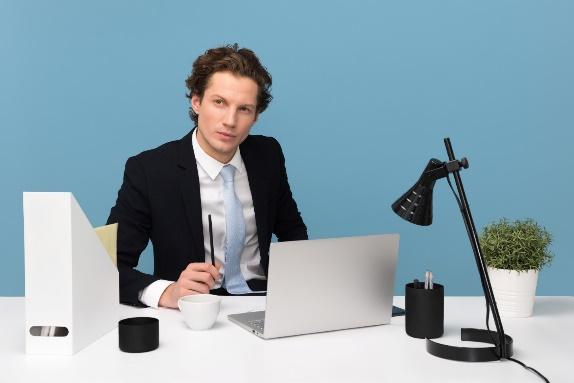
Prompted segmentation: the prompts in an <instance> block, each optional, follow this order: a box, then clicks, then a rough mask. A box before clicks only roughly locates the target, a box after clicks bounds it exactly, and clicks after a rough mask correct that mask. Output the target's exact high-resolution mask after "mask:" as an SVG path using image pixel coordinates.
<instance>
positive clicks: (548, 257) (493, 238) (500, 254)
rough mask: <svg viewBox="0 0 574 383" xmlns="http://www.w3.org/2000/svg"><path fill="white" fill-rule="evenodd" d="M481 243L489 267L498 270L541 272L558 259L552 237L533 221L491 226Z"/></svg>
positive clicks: (483, 231)
mask: <svg viewBox="0 0 574 383" xmlns="http://www.w3.org/2000/svg"><path fill="white" fill-rule="evenodd" d="M479 240H480V247H481V249H482V253H483V255H484V259H485V261H486V264H487V265H488V266H490V267H494V268H497V269H507V270H516V271H519V272H520V271H526V270H540V269H541V268H542V267H543V266H545V265H547V264H549V263H550V262H551V261H552V258H553V257H554V254H552V252H550V249H549V247H550V243H551V242H552V235H551V234H550V233H549V232H548V231H547V230H546V229H545V228H544V227H541V226H540V225H538V224H537V223H536V221H534V220H533V219H530V218H529V219H525V220H516V221H513V222H510V221H509V220H508V219H506V218H502V219H501V220H499V221H498V222H494V223H491V224H488V225H486V226H485V227H484V228H483V230H482V233H481V234H480V236H479Z"/></svg>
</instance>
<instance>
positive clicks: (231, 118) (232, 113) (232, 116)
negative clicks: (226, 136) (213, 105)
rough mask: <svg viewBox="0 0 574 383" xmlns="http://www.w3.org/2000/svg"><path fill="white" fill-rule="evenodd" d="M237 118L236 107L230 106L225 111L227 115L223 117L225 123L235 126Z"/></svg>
mask: <svg viewBox="0 0 574 383" xmlns="http://www.w3.org/2000/svg"><path fill="white" fill-rule="evenodd" d="M236 118H237V113H236V110H235V108H228V109H227V111H226V112H225V116H224V118H223V123H224V124H225V125H226V126H229V127H231V128H233V127H234V126H235V120H236Z"/></svg>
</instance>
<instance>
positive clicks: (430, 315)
mask: <svg viewBox="0 0 574 383" xmlns="http://www.w3.org/2000/svg"><path fill="white" fill-rule="evenodd" d="M405 311H406V314H405V330H406V332H407V334H408V335H409V336H412V337H414V338H429V339H432V338H439V337H441V336H442V334H443V331H444V287H443V285H441V284H438V283H433V284H432V288H430V289H425V284H424V283H423V282H418V281H417V282H414V283H407V284H406V286H405Z"/></svg>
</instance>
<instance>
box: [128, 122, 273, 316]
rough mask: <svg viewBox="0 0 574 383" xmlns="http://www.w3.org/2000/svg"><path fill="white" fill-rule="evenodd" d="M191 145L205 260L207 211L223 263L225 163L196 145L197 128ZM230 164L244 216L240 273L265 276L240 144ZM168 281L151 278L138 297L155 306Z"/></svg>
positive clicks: (216, 250) (218, 258) (208, 258)
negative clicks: (220, 173) (196, 177)
mask: <svg viewBox="0 0 574 383" xmlns="http://www.w3.org/2000/svg"><path fill="white" fill-rule="evenodd" d="M192 145H193V151H194V153H195V159H196V163H197V173H198V176H199V191H200V196H201V215H202V221H203V238H204V241H203V246H204V249H205V262H206V263H211V249H210V247H211V246H210V243H209V221H208V215H209V214H211V221H212V223H213V249H214V253H215V260H216V261H219V262H221V263H222V264H223V265H225V253H224V245H225V209H224V206H223V178H222V177H221V175H219V172H220V171H221V169H222V168H223V166H225V165H226V164H222V163H221V162H219V161H217V160H216V159H214V158H212V157H210V156H209V155H208V154H207V153H205V151H204V150H203V149H202V148H201V146H199V142H198V141H197V129H196V130H195V131H194V132H193V137H192ZM229 164H230V165H232V166H234V167H235V176H234V185H235V193H236V194H237V197H238V198H239V201H241V205H242V206H243V217H244V218H245V247H244V248H243V253H242V254H241V263H240V267H241V273H242V274H243V277H244V278H245V280H249V279H265V274H264V272H263V270H262V269H261V266H260V261H261V255H260V254H259V241H258V239H257V226H256V225H255V210H254V209H253V198H252V197H251V189H250V188H249V180H248V179H247V170H246V169H245V164H244V163H243V159H242V158H241V153H240V151H239V148H237V151H236V152H235V155H234V156H233V158H232V159H231V161H229ZM224 269H225V266H222V268H221V269H220V272H221V273H222V274H224V273H225V270H224ZM182 271H183V270H182ZM171 283H173V281H166V280H163V279H160V280H158V281H155V282H153V283H152V284H150V285H149V286H147V287H146V288H145V289H143V290H142V291H141V292H140V297H139V300H140V301H141V302H142V303H143V304H145V305H148V306H150V307H156V308H157V307H158V304H159V298H160V297H161V295H162V294H163V292H164V291H165V289H166V288H167V287H168V286H169V285H170V284H171ZM218 287H221V281H216V282H215V286H214V287H213V288H218Z"/></svg>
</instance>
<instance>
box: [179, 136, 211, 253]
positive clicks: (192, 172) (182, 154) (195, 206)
mask: <svg viewBox="0 0 574 383" xmlns="http://www.w3.org/2000/svg"><path fill="white" fill-rule="evenodd" d="M192 134H193V130H192V131H191V132H190V133H188V134H187V135H186V136H185V137H183V138H182V139H181V140H180V141H179V153H178V167H179V168H180V169H181V172H180V175H179V183H180V189H181V197H182V199H183V204H184V207H185V213H186V216H187V221H188V224H189V227H190V229H191V235H192V238H193V244H194V248H195V251H194V252H193V255H192V256H194V257H193V258H194V259H193V261H195V262H204V260H205V251H204V247H203V241H204V239H203V222H202V215H201V195H200V191H199V176H198V174H197V163H196V160H195V154H194V152H193V145H192V143H191V138H192Z"/></svg>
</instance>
